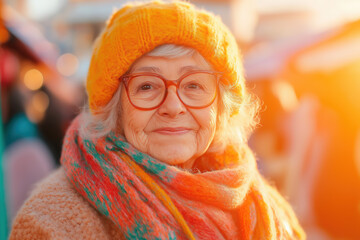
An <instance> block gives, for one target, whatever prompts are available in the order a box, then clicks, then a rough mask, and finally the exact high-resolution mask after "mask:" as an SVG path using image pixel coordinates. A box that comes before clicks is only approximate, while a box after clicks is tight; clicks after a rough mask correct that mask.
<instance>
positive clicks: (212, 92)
mask: <svg viewBox="0 0 360 240" xmlns="http://www.w3.org/2000/svg"><path fill="white" fill-rule="evenodd" d="M220 77H221V73H220V72H214V71H191V72H188V73H186V74H184V75H182V76H181V77H180V78H179V79H177V80H167V79H165V78H164V77H163V76H161V75H159V74H156V73H134V74H129V75H124V76H122V77H121V78H120V80H121V81H123V83H124V85H125V88H126V92H127V95H128V98H129V101H130V103H131V104H132V105H133V106H134V107H135V108H137V109H140V110H152V109H155V108H157V107H159V106H160V105H161V104H162V103H163V102H164V101H165V99H166V96H167V94H168V88H169V87H170V86H171V85H174V86H175V87H176V93H177V96H178V97H179V99H180V101H181V102H182V103H183V104H184V105H185V106H187V107H190V108H205V107H208V106H210V105H211V104H212V103H213V102H214V100H215V98H216V94H217V91H218V82H219V78H220Z"/></svg>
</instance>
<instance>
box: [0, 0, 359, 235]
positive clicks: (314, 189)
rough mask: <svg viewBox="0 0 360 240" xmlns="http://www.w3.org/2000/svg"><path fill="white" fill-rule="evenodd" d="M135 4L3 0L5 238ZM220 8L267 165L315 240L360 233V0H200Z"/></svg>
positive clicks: (1, 199)
mask: <svg viewBox="0 0 360 240" xmlns="http://www.w3.org/2000/svg"><path fill="white" fill-rule="evenodd" d="M125 2H128V1H121V0H118V1H113V0H106V1H104V0H103V1H100V0H51V1H49V0H0V44H1V47H0V80H1V114H2V123H3V124H1V125H0V130H1V131H0V132H1V135H2V136H1V141H0V150H1V152H2V153H1V156H2V158H1V165H0V171H1V172H0V212H1V213H6V214H1V216H0V224H1V225H0V227H1V229H0V239H6V237H7V234H8V231H9V229H10V227H11V222H12V220H13V217H14V216H15V214H16V212H17V211H18V209H19V207H20V206H21V204H22V203H23V202H24V200H25V199H26V197H27V196H28V195H29V193H30V191H31V189H32V188H33V187H34V184H35V183H36V182H38V181H39V180H41V179H42V178H44V177H45V176H46V175H48V174H49V173H50V172H51V171H53V170H54V169H55V168H57V167H58V166H59V158H60V152H61V144H62V139H63V136H64V134H65V130H66V128H67V126H68V125H69V123H70V122H71V120H72V119H73V118H74V117H75V116H76V115H77V114H78V113H79V112H80V111H81V108H82V107H83V106H84V104H85V102H86V93H85V90H84V83H85V79H86V74H87V70H88V65H89V61H90V57H91V49H92V43H93V41H94V39H95V38H96V36H97V35H98V34H99V33H100V31H101V29H102V28H103V26H104V23H105V21H106V20H107V18H108V17H109V15H110V14H111V13H112V12H113V10H114V9H115V8H120V7H121V6H122V5H123V4H125ZM190 2H193V3H194V4H196V5H198V6H199V7H202V8H205V9H208V10H210V11H212V12H214V13H216V14H217V15H220V16H221V17H222V19H223V21H224V23H225V24H227V25H228V26H229V28H230V29H231V30H232V32H233V33H234V35H235V37H236V39H237V41H238V44H239V46H240V48H241V50H242V54H243V59H244V66H245V72H246V79H247V81H248V86H249V88H250V89H251V91H252V92H254V93H255V94H256V95H257V96H258V98H259V99H260V101H261V103H262V110H261V112H260V117H261V121H260V125H259V126H258V127H257V129H256V130H255V132H254V133H253V135H252V136H251V138H250V146H251V148H252V149H253V150H254V151H255V153H256V156H257V160H258V166H259V169H260V171H261V172H262V174H263V175H264V176H265V178H266V179H268V181H269V182H270V183H271V184H273V185H275V186H276V187H277V189H278V190H279V191H280V192H281V193H282V194H283V195H284V196H285V197H286V199H287V200H288V201H289V202H290V203H291V204H292V206H293V208H294V210H295V212H296V213H297V215H298V217H299V220H300V222H301V224H302V225H303V227H304V228H305V230H306V232H307V235H308V239H310V240H312V239H314V240H328V239H341V240H345V239H360V0H302V1H297V0H208V1H206V0H197V1H195V0H194V1H190Z"/></svg>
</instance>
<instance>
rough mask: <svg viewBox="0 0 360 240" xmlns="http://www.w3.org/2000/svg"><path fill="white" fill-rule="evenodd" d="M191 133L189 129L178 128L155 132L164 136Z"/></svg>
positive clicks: (162, 129) (159, 129) (161, 129)
mask: <svg viewBox="0 0 360 240" xmlns="http://www.w3.org/2000/svg"><path fill="white" fill-rule="evenodd" d="M189 131H191V129H189V128H184V127H177V128H157V129H155V130H154V132H156V133H159V134H164V135H181V134H185V133H188V132H189Z"/></svg>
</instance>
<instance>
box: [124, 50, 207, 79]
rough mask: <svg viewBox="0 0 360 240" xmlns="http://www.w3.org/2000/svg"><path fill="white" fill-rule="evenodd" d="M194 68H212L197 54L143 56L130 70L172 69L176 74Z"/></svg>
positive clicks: (157, 70)
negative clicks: (168, 56)
mask: <svg viewBox="0 0 360 240" xmlns="http://www.w3.org/2000/svg"><path fill="white" fill-rule="evenodd" d="M194 70H212V68H211V66H210V65H209V64H208V63H207V62H206V61H205V59H204V58H203V57H202V56H201V55H198V54H194V55H192V56H180V57H176V58H167V57H153V56H143V57H141V58H139V59H138V60H137V61H136V62H135V63H134V64H133V66H132V68H131V71H130V72H132V73H133V72H154V73H158V74H161V73H163V72H167V71H172V72H176V73H178V74H184V73H186V72H189V71H194Z"/></svg>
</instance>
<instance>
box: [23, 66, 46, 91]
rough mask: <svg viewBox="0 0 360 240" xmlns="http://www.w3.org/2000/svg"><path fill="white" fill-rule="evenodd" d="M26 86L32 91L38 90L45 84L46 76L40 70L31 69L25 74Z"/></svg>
mask: <svg viewBox="0 0 360 240" xmlns="http://www.w3.org/2000/svg"><path fill="white" fill-rule="evenodd" d="M24 84H25V86H26V87H27V88H28V89H30V90H33V91H35V90H38V89H39V88H41V87H42V85H43V84H44V76H43V74H42V73H41V72H40V71H39V70H37V69H35V68H33V69H30V70H28V71H27V72H26V73H25V76H24Z"/></svg>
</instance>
